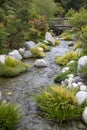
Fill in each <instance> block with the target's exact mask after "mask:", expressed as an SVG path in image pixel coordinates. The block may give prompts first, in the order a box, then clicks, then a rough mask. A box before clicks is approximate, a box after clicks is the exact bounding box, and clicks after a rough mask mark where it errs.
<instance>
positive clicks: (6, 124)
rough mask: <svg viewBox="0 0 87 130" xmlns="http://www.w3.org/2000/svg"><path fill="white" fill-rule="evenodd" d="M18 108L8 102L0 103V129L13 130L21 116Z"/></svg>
mask: <svg viewBox="0 0 87 130" xmlns="http://www.w3.org/2000/svg"><path fill="white" fill-rule="evenodd" d="M18 111H19V108H18V107H17V106H16V105H13V104H10V103H2V104H1V105H0V130H13V129H14V128H15V127H16V126H17V124H18V123H19V121H20V119H21V116H20V114H19V112H18Z"/></svg>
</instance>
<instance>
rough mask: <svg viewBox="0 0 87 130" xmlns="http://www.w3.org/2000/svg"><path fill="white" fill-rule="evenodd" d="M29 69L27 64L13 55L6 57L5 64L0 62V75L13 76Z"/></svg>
mask: <svg viewBox="0 0 87 130" xmlns="http://www.w3.org/2000/svg"><path fill="white" fill-rule="evenodd" d="M28 69H29V65H28V64H26V63H23V62H22V61H19V60H16V59H15V58H13V57H6V60H5V64H2V63H0V76H1V77H13V76H17V75H19V74H21V73H23V72H25V71H27V70H28Z"/></svg>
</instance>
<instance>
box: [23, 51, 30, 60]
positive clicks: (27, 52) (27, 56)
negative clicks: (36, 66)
mask: <svg viewBox="0 0 87 130" xmlns="http://www.w3.org/2000/svg"><path fill="white" fill-rule="evenodd" d="M31 57H32V53H31V52H30V51H25V52H24V55H23V58H24V59H28V58H31Z"/></svg>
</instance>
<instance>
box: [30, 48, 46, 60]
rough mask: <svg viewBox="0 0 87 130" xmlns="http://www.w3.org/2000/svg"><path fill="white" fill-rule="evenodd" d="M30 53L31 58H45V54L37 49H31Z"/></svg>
mask: <svg viewBox="0 0 87 130" xmlns="http://www.w3.org/2000/svg"><path fill="white" fill-rule="evenodd" d="M30 51H31V53H32V54H33V57H35V58H41V57H44V56H45V53H44V52H43V51H42V50H40V49H39V47H35V48H31V49H30Z"/></svg>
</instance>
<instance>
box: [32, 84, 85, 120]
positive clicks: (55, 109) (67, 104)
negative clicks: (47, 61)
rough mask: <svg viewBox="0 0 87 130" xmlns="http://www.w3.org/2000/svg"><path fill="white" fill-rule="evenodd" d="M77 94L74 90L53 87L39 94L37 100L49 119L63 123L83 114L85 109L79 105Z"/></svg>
mask: <svg viewBox="0 0 87 130" xmlns="http://www.w3.org/2000/svg"><path fill="white" fill-rule="evenodd" d="M75 94H76V92H75V91H74V90H71V89H67V88H65V87H61V86H54V85H52V86H51V87H48V88H46V89H45V90H44V91H42V92H40V93H39V94H37V95H36V97H35V100H36V102H37V105H38V106H39V107H40V109H41V110H42V112H43V114H44V115H45V116H46V117H47V118H51V119H53V120H57V121H61V122H62V121H68V120H72V119H78V118H79V117H80V116H81V114H82V111H83V109H84V108H83V107H82V106H78V105H77V100H76V98H75Z"/></svg>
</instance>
